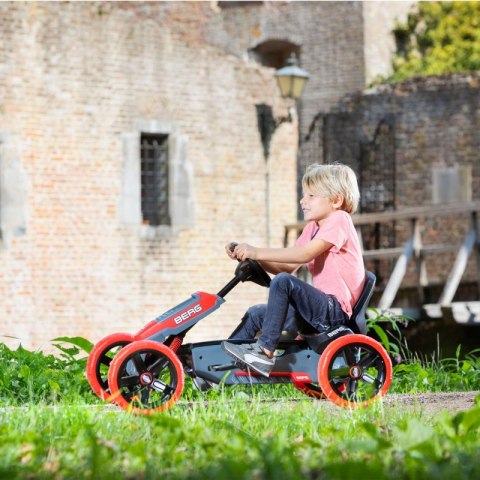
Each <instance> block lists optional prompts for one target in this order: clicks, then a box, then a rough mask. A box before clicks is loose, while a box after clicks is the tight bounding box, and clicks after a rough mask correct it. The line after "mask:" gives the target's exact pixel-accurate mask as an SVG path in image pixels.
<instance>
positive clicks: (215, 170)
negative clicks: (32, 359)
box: [0, 2, 297, 347]
mask: <svg viewBox="0 0 480 480" xmlns="http://www.w3.org/2000/svg"><path fill="white" fill-rule="evenodd" d="M180 7H181V8H180ZM214 14H215V11H214V10H212V6H211V4H210V3H207V2H204V3H192V4H186V3H183V4H182V5H179V4H176V3H167V4H160V3H158V4H156V3H155V4H150V3H140V4H136V3H134V2H132V3H129V2H125V3H119V4H116V3H113V2H112V3H104V2H71V3H49V2H45V3H43V2H42V3H35V2H28V3H27V2H25V3H16V2H15V3H14V2H7V3H2V4H0V36H1V38H2V42H1V44H0V85H1V89H0V92H1V93H0V133H1V145H0V162H1V163H0V171H1V173H2V192H3V197H2V200H0V202H1V210H0V212H1V214H0V216H1V221H2V248H1V251H0V296H1V299H2V300H1V303H0V316H1V318H2V330H1V332H0V334H2V335H12V336H16V337H19V338H20V339H21V340H22V341H23V342H24V343H25V344H26V345H27V346H32V345H33V346H41V347H46V346H47V342H48V340H50V339H52V338H54V337H56V336H60V335H61V336H65V335H67V336H73V335H82V336H86V337H87V338H89V339H91V340H92V341H96V340H98V339H99V338H101V337H102V336H104V335H105V334H107V333H111V332H115V331H136V330H138V329H139V328H140V327H142V326H143V324H144V323H145V322H146V321H148V320H150V319H151V318H153V317H155V316H156V315H158V314H159V313H161V312H162V311H163V310H165V309H167V308H170V307H172V306H174V305H176V304H177V303H179V302H180V301H182V300H184V299H185V298H187V297H189V296H190V294H191V293H192V292H194V291H196V290H205V291H210V292H216V291H218V290H219V289H220V288H221V287H222V286H223V285H224V283H226V282H227V281H228V280H229V279H230V278H231V276H232V273H233V269H234V267H235V264H234V263H233V262H231V261H230V260H228V259H227V257H226V256H225V255H224V253H223V245H224V244H225V242H227V241H229V240H232V239H237V240H248V241H250V242H251V243H252V244H263V243H265V241H266V238H265V236H266V233H265V232H266V224H265V218H266V214H265V203H266V202H265V169H266V163H265V160H264V158H263V151H262V146H261V142H260V137H259V133H258V130H257V119H256V111H255V104H259V103H267V104H269V105H272V106H273V108H274V111H275V112H276V113H279V114H280V113H285V110H286V105H285V103H284V102H283V101H282V100H281V99H279V98H278V95H277V93H276V87H275V83H274V82H275V80H274V79H273V76H272V72H271V71H270V70H269V69H265V68H262V67H260V66H258V65H256V64H254V63H252V62H248V61H245V60H242V59H239V58H237V57H235V56H232V55H228V54H225V52H224V51H223V50H222V49H220V48H218V47H215V46H211V45H209V44H208V43H207V42H206V41H205V40H204V31H203V30H202V29H203V28H204V24H203V23H202V22H198V21H197V20H198V19H199V18H205V19H206V20H208V19H209V18H210V17H211V16H212V15H214ZM138 122H144V123H145V122H147V123H148V122H160V123H161V122H168V124H169V125H173V126H174V128H175V130H176V131H177V132H179V135H181V137H182V139H184V148H185V159H186V160H185V161H186V162H187V163H188V165H189V167H190V168H191V169H192V171H193V176H192V182H193V184H192V186H191V189H192V190H191V193H192V195H193V198H194V209H195V214H194V216H193V218H194V224H193V226H190V227H188V226H187V227H185V228H181V229H178V231H176V232H173V233H172V234H170V235H168V234H166V235H162V236H157V237H155V238H145V237H144V236H142V234H141V232H142V226H141V225H131V224H125V223H122V222H121V215H120V212H119V205H120V203H121V202H120V200H121V195H122V179H123V178H124V172H123V168H124V160H125V159H124V155H125V154H124V151H123V140H122V139H123V137H124V135H125V134H126V133H128V132H131V131H132V130H134V129H135V125H136V124H138ZM296 145H297V133H296V124H295V123H286V124H283V125H282V126H281V127H280V128H279V129H278V130H277V132H276V133H275V135H274V137H273V143H272V148H271V157H270V168H271V175H270V179H271V184H272V188H271V192H272V196H271V205H272V208H271V210H272V211H271V216H272V225H271V229H272V238H273V239H274V244H277V245H280V244H281V241H282V234H283V225H284V224H285V223H288V222H291V221H292V220H294V218H295V212H296V205H295V203H296V196H295V195H296V193H295V176H296V166H295V161H296ZM12 178H13V179H17V180H15V181H14V182H12V181H11V179H12ZM22 185H23V187H22ZM7 197H8V198H7ZM14 210H16V211H17V212H20V213H21V214H22V215H23V217H24V218H23V220H22V215H20V216H17V215H13V217H14V218H19V225H16V224H15V222H13V223H12V221H7V220H8V219H11V218H12V212H13V211H14ZM17 223H18V222H17ZM265 298H266V290H264V289H261V288H260V287H257V286H254V285H247V284H242V285H240V286H239V287H238V288H237V289H236V290H235V291H234V292H232V293H231V294H230V295H229V296H228V297H227V302H226V304H225V305H224V306H222V308H221V309H220V310H219V311H218V312H216V313H215V314H213V315H212V317H209V318H208V319H207V320H206V321H205V322H202V324H201V325H199V326H198V328H196V329H194V330H193V331H192V332H191V335H189V338H190V339H197V340H198V339H209V338H219V337H224V336H225V335H226V333H227V332H228V331H229V330H231V328H232V325H233V324H235V323H236V322H237V321H238V319H239V318H240V316H241V314H242V313H243V311H244V310H245V309H246V308H247V306H248V305H251V304H253V303H258V302H261V301H264V300H265ZM0 340H1V341H4V340H5V339H4V338H1V339H0ZM7 341H8V340H7Z"/></svg>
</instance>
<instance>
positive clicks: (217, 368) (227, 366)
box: [208, 362, 238, 372]
mask: <svg viewBox="0 0 480 480" xmlns="http://www.w3.org/2000/svg"><path fill="white" fill-rule="evenodd" d="M235 368H238V366H237V364H236V363H235V362H231V363H224V364H223V365H209V367H208V369H209V370H213V371H214V372H225V371H227V370H234V369H235Z"/></svg>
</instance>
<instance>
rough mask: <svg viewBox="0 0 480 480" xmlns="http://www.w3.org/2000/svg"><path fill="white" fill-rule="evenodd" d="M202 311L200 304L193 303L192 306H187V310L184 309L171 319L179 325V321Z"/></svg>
mask: <svg viewBox="0 0 480 480" xmlns="http://www.w3.org/2000/svg"><path fill="white" fill-rule="evenodd" d="M201 311H202V306H201V305H200V304H197V305H195V306H194V307H192V308H189V309H188V310H186V311H185V312H183V313H182V314H181V315H179V316H178V317H175V318H174V319H173V321H174V322H175V323H176V324H177V325H179V324H180V323H182V322H184V321H185V320H188V319H189V318H190V317H192V316H193V315H195V314H196V313H198V312H201Z"/></svg>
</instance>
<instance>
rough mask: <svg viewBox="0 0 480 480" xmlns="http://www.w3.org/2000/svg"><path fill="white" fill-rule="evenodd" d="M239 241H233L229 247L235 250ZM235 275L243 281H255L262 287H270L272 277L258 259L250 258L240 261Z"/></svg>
mask: <svg viewBox="0 0 480 480" xmlns="http://www.w3.org/2000/svg"><path fill="white" fill-rule="evenodd" d="M237 245H238V243H235V242H232V243H231V244H230V245H229V246H228V248H229V249H230V251H232V252H233V250H234V248H235V247H236V246H237ZM235 276H236V277H238V278H240V280H241V281H242V282H254V283H256V284H257V285H260V286H261V287H267V288H268V287H269V286H270V282H271V278H270V275H269V274H268V273H267V272H266V271H265V269H264V268H263V267H262V266H261V265H260V264H259V263H258V262H257V261H256V260H252V259H250V258H247V259H246V260H243V261H240V260H239V263H238V266H237V268H236V269H235Z"/></svg>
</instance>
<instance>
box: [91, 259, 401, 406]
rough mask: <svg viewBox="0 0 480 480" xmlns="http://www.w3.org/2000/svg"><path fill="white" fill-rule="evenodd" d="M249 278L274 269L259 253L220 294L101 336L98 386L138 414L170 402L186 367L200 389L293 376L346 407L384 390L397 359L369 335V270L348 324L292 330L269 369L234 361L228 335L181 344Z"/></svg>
mask: <svg viewBox="0 0 480 480" xmlns="http://www.w3.org/2000/svg"><path fill="white" fill-rule="evenodd" d="M246 281H251V282H255V283H257V284H258V285H260V286H263V287H268V286H269V285H270V276H269V275H268V273H267V272H266V271H265V270H264V269H263V268H262V267H261V265H260V264H259V263H258V262H256V261H254V260H250V259H247V260H245V261H242V262H239V263H238V265H237V267H236V270H235V275H234V277H233V279H232V280H230V281H229V282H228V283H227V284H226V285H225V286H224V287H223V288H222V289H221V290H220V291H219V292H218V293H217V294H210V293H206V292H196V293H194V294H193V295H192V296H191V298H189V299H187V300H185V301H184V302H182V303H180V304H179V305H177V306H176V307H174V308H172V309H171V310H168V311H166V312H165V313H163V314H161V315H160V316H159V317H157V318H156V319H154V320H152V321H151V322H149V323H147V325H145V326H144V327H143V328H142V329H141V330H140V331H139V332H137V333H136V334H134V335H132V334H128V333H114V334H112V335H109V336H107V337H105V338H103V339H102V340H100V341H99V342H98V343H97V344H96V345H95V346H94V347H93V349H92V351H91V352H90V354H89V357H88V361H87V378H88V381H89V383H90V386H91V387H92V389H93V391H94V392H95V393H96V394H97V395H99V396H100V397H101V398H102V399H104V400H108V401H110V402H113V403H116V404H117V405H118V406H120V407H121V408H123V409H125V410H128V411H131V412H134V413H141V414H151V413H154V412H158V411H161V410H165V409H168V408H170V407H172V406H173V404H174V403H175V402H176V401H177V400H178V398H179V397H180V395H181V394H182V390H183V387H184V380H185V374H187V375H189V376H190V377H191V378H192V380H193V383H194V384H195V385H196V386H197V388H199V389H201V390H204V389H207V388H208V387H210V386H212V385H214V384H219V383H220V382H223V384H224V385H239V384H241V385H256V384H277V383H291V384H293V386H294V387H295V388H297V389H299V390H300V391H302V392H303V393H305V394H306V395H308V396H310V397H314V398H327V399H329V400H331V401H332V402H334V403H336V404H337V405H340V406H343V407H358V406H363V405H367V404H369V403H370V402H372V401H375V400H376V399H377V398H379V397H381V396H383V395H385V393H386V392H387V390H388V388H389V386H390V383H391V379H392V363H391V360H390V357H389V356H388V354H387V352H386V351H385V349H384V348H383V347H382V345H381V344H380V343H378V342H377V341H376V340H374V339H373V338H370V337H368V336H366V335H365V333H366V320H365V314H366V309H367V306H368V302H369V301H370V298H371V295H372V293H373V289H374V286H375V276H374V275H373V274H372V273H371V272H368V271H367V272H366V281H365V286H364V288H363V292H362V294H361V296H360V298H359V300H358V302H357V304H356V305H355V307H354V310H353V314H352V317H351V319H350V322H349V323H348V325H346V326H340V327H335V328H332V329H330V330H329V331H326V332H323V333H318V332H312V331H310V332H306V331H299V335H298V336H296V337H295V338H293V339H284V340H281V341H280V343H279V345H278V347H277V350H276V352H275V356H276V361H275V366H274V368H273V371H272V372H271V374H270V376H269V377H264V376H262V375H258V374H257V373H255V372H253V371H250V370H248V369H247V368H246V367H245V365H242V364H239V363H236V362H235V360H234V359H233V357H231V356H230V355H228V354H227V353H226V352H225V351H224V350H223V348H222V347H221V343H222V341H223V340H213V341H208V342H201V343H189V344H183V339H184V337H185V335H186V333H187V332H188V331H189V330H190V329H191V328H192V327H193V326H195V325H196V324H197V323H198V322H199V321H200V320H202V319H203V318H204V317H206V316H207V315H209V314H210V313H212V312H214V311H215V310H217V309H218V308H219V307H220V306H221V305H222V303H224V301H225V300H224V297H225V296H226V295H227V293H229V292H230V291H231V290H232V289H233V288H234V287H235V286H236V285H238V284H239V283H240V282H246ZM301 324H302V322H301V321H300V319H299V325H301ZM229 341H230V342H237V343H253V342H254V341H255V340H254V339H251V340H248V341H239V340H229Z"/></svg>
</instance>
